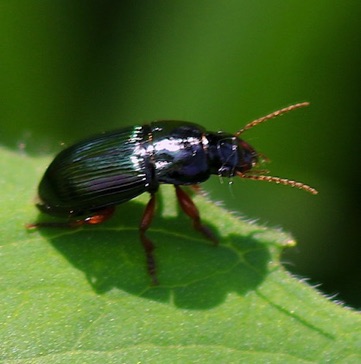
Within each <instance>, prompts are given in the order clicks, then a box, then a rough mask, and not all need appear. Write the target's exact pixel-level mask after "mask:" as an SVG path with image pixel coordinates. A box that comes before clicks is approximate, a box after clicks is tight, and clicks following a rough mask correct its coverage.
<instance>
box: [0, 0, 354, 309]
mask: <svg viewBox="0 0 361 364" xmlns="http://www.w3.org/2000/svg"><path fill="white" fill-rule="evenodd" d="M360 19H361V3H360V2H359V1H357V0H351V1H347V0H346V1H332V2H330V1H325V0H319V1H311V0H305V1H302V2H301V1H295V0H291V1H280V0H279V1H277V0H267V1H266V0H263V1H252V2H251V1H242V0H237V1H229V0H228V1H209V0H208V1H190V0H186V1H158V0H156V1H122V2H120V1H86V0H84V1H74V0H71V1H70V0H68V1H65V0H63V1H25V0H24V1H21V0H12V1H0V52H1V53H0V54H1V58H0V99H1V102H0V126H1V133H0V143H1V144H3V145H5V146H7V147H8V148H11V149H14V150H18V149H25V152H26V153H27V154H29V155H38V154H43V153H47V154H48V153H50V154H51V153H55V152H57V151H59V150H60V149H61V147H60V143H65V144H70V143H72V142H73V141H75V140H77V139H79V138H81V137H84V136H88V135H89V134H91V133H95V132H98V131H103V130H107V129H111V128H118V127H122V126H124V125H129V124H135V123H143V122H145V121H149V120H154V119H165V118H170V119H180V120H190V121H194V122H197V123H199V124H201V125H203V126H205V127H206V128H207V129H208V130H218V129H222V130H226V131H229V132H234V131H236V130H238V129H240V128H241V127H242V126H243V125H244V124H245V123H246V122H248V121H251V120H253V119H255V118H257V117H260V116H263V115H266V114H267V113H269V112H272V111H274V110H276V109H279V108H281V107H284V106H287V105H289V104H292V103H294V102H300V101H310V102H311V106H310V107H309V108H307V109H302V110H297V111H295V112H293V113H291V114H288V115H287V116H283V117H281V118H279V119H278V120H274V121H270V122H268V123H266V124H264V125H262V126H259V127H257V128H255V129H253V130H251V131H249V132H247V133H246V134H244V135H243V137H244V138H245V139H246V140H247V141H248V142H250V143H251V144H252V145H253V146H254V147H255V148H256V149H257V150H258V151H260V152H262V153H264V154H265V155H266V156H267V157H268V158H269V159H271V160H272V163H271V164H270V165H267V167H268V168H269V169H270V170H271V175H275V176H282V177H287V178H290V179H296V180H300V181H302V182H305V183H308V184H310V185H312V186H314V187H316V188H317V189H319V191H320V194H319V195H318V196H311V195H309V194H307V193H305V192H302V191H298V190H294V189H291V188H289V187H281V186H277V185H271V184H268V183H261V182H259V183H258V182H254V181H243V180H235V181H234V183H233V184H232V186H229V184H228V182H227V181H224V183H223V184H222V183H220V181H219V179H218V178H217V177H214V178H213V179H212V180H211V181H209V182H207V183H206V184H205V188H206V190H207V191H209V192H210V195H211V197H212V199H214V200H218V201H223V203H224V205H225V206H226V207H227V208H228V209H230V210H233V211H239V213H241V214H242V215H243V216H245V217H247V218H249V219H258V220H259V221H260V222H261V223H264V224H267V225H269V226H280V227H282V228H284V229H285V230H287V231H290V232H292V233H293V235H294V236H295V237H296V239H297V240H298V245H297V247H296V248H295V249H291V250H289V251H287V252H285V254H284V257H283V261H284V262H285V263H286V266H287V268H288V269H289V270H290V271H291V272H293V273H295V274H297V275H299V276H301V277H307V278H309V281H310V282H311V283H312V284H318V283H320V284H321V285H320V287H319V289H320V290H322V291H323V292H325V293H327V294H329V295H334V294H337V296H336V298H337V299H339V300H341V301H344V302H346V303H347V304H348V305H350V306H353V307H356V308H360V307H361V284H360V283H361V266H360V256H361V247H360V245H361V244H360V243H361V241H360V225H361V214H360V202H361V199H360V180H359V167H360V160H359V156H360V152H361V151H360V144H361V143H360V136H361V133H360V120H361V118H360V116H361V115H360V114H361V112H360V82H361V79H360V74H361V71H360V64H361V32H360ZM35 189H36V186H34V194H35ZM34 213H35V210H34Z"/></svg>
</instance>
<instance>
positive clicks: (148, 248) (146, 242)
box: [139, 193, 158, 285]
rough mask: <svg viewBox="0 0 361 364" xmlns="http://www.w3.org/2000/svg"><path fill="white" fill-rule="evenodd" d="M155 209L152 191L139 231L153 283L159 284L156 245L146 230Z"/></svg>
mask: <svg viewBox="0 0 361 364" xmlns="http://www.w3.org/2000/svg"><path fill="white" fill-rule="evenodd" d="M154 211H155V194H154V193H152V194H151V197H150V200H149V201H148V204H147V206H146V208H145V210H144V213H143V216H142V219H141V221H140V225H139V232H140V241H141V242H142V244H143V248H144V250H145V255H146V258H147V268H148V273H149V275H150V276H151V277H152V280H153V284H155V285H157V284H158V279H157V275H156V268H155V260H154V256H153V250H154V245H153V243H152V241H151V240H150V239H149V238H148V237H147V236H146V235H145V233H146V231H147V230H148V229H149V226H150V224H151V223H152V220H153V217H154Z"/></svg>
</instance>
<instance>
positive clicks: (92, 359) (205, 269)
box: [0, 149, 361, 363]
mask: <svg viewBox="0 0 361 364" xmlns="http://www.w3.org/2000/svg"><path fill="white" fill-rule="evenodd" d="M48 162H49V159H48V158H30V157H29V156H26V155H23V154H20V153H19V154H16V153H13V152H9V151H7V150H4V149H0V169H1V171H2V173H1V175H2V176H1V179H0V187H1V195H2V198H1V202H2V203H1V210H2V213H1V216H2V224H1V225H0V229H1V230H0V231H1V237H2V239H1V246H0V262H1V264H0V267H1V268H0V270H1V271H0V285H1V306H0V310H1V322H0V358H1V360H2V361H3V362H6V363H101V362H104V363H121V362H122V363H136V362H142V363H194V362H201V363H205V362H207V363H225V362H233V363H239V362H244V363H246V362H247V363H265V362H268V363H275V362H277V363H283V362H284V363H290V362H292V363H322V362H337V363H356V362H360V361H361V318H360V316H359V314H357V313H356V312H353V311H352V310H348V309H346V308H344V307H342V306H340V305H337V304H335V303H333V302H331V301H329V300H328V299H326V298H325V297H323V296H322V295H320V294H319V293H318V292H317V291H316V290H315V289H313V288H311V287H309V286H308V285H307V284H306V283H304V282H302V281H300V280H297V279H295V278H293V277H291V276H290V275H289V273H288V272H287V271H285V270H284V268H283V267H282V266H281V265H280V262H279V257H280V252H281V250H282V249H283V248H284V247H287V246H292V245H293V244H294V241H293V239H292V237H291V236H290V235H288V234H286V233H284V232H282V231H280V230H275V229H269V228H265V227H262V226H259V225H257V224H255V223H249V222H246V221H243V220H242V219H240V218H238V217H237V216H234V215H232V214H231V213H229V212H227V211H226V210H225V209H223V208H221V207H219V206H217V205H216V204H214V203H211V202H209V201H207V199H205V198H204V197H201V196H196V197H194V200H195V202H196V204H197V206H198V207H199V208H200V210H201V212H202V217H203V220H204V222H205V223H206V224H207V225H208V226H210V227H211V229H213V231H214V232H215V233H216V235H217V236H218V237H219V239H220V244H219V246H217V247H215V246H212V245H211V244H210V243H209V242H208V241H206V240H205V239H203V238H202V236H200V235H199V234H198V233H197V232H194V231H193V230H192V229H191V226H190V222H189V219H188V218H187V217H186V216H184V215H183V214H181V213H179V210H178V208H177V206H176V203H175V199H174V191H173V188H172V187H171V186H162V188H161V190H162V191H161V193H160V194H159V200H158V209H157V215H156V217H155V220H154V224H153V225H152V227H151V229H150V230H149V234H148V235H149V237H150V238H151V239H152V240H153V241H154V243H155V245H156V249H155V257H156V261H157V268H158V278H159V281H160V285H159V286H157V287H154V286H152V285H151V280H150V277H149V276H148V275H147V273H146V267H145V257H144V253H143V251H142V247H141V244H140V242H139V238H138V231H137V229H138V228H137V227H138V224H139V219H140V217H141V214H142V211H143V209H144V203H145V202H146V201H147V198H148V196H147V195H146V194H145V195H144V196H141V197H139V198H138V199H135V200H134V201H131V202H129V203H126V204H123V205H121V206H119V208H118V209H117V213H116V214H115V216H114V218H113V219H111V220H110V221H109V222H106V223H104V224H103V225H100V226H96V227H86V228H81V229H76V230H70V229H69V230H66V229H65V230H64V229H63V230H61V229H41V230H37V231H27V230H26V229H25V224H26V223H29V222H34V221H37V219H41V220H46V219H51V218H50V217H47V216H40V215H39V214H38V212H37V210H36V209H35V207H34V203H33V198H34V195H35V190H36V185H37V183H38V181H39V179H40V178H41V175H42V173H43V171H44V169H45V168H46V165H47V163H48Z"/></svg>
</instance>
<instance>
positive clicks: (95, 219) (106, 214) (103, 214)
mask: <svg viewBox="0 0 361 364" xmlns="http://www.w3.org/2000/svg"><path fill="white" fill-rule="evenodd" d="M114 211H115V207H114V206H109V207H106V208H105V209H103V210H100V211H98V212H97V213H96V215H92V216H88V217H86V218H85V219H82V220H69V221H64V222H62V221H59V222H37V223H34V224H27V225H26V227H27V228H28V229H36V228H43V227H55V228H77V227H80V226H83V225H96V224H101V223H102V222H104V221H106V220H108V219H110V217H111V216H112V215H113V213H114Z"/></svg>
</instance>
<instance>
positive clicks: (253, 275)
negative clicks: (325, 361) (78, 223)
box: [40, 201, 270, 309]
mask: <svg viewBox="0 0 361 364" xmlns="http://www.w3.org/2000/svg"><path fill="white" fill-rule="evenodd" d="M143 209H144V205H142V204H139V203H136V202H133V201H131V202H128V203H127V204H124V205H120V206H118V208H117V212H116V214H115V215H114V217H113V218H112V219H111V220H109V221H108V222H106V223H104V224H102V225H99V226H94V227H91V226H87V227H84V228H81V229H77V230H69V232H70V233H68V231H67V233H66V234H59V231H64V230H59V229H53V228H51V229H49V228H43V229H40V231H41V233H42V234H43V235H44V236H46V238H47V239H48V240H49V241H50V243H51V244H52V245H53V246H54V247H55V248H56V249H57V250H58V251H59V252H60V253H61V254H63V256H64V257H66V259H67V260H68V261H69V262H70V263H71V264H72V265H73V266H74V267H76V268H77V269H79V270H81V271H82V272H84V274H85V275H86V277H87V279H88V281H89V283H90V285H91V286H92V288H93V289H94V291H95V292H96V293H98V294H105V293H107V292H109V291H110V290H114V289H115V288H116V289H120V290H124V291H126V292H129V293H131V294H134V295H137V296H142V297H146V298H147V299H151V300H156V301H160V302H170V301H172V302H173V303H174V304H175V305H176V306H178V307H182V308H189V309H207V308H210V307H214V306H216V305H218V304H220V303H221V302H223V301H224V300H225V298H226V296H227V294H228V293H230V292H237V293H238V294H240V295H244V294H245V293H246V292H248V291H250V290H254V289H255V288H256V287H257V286H258V285H259V284H260V283H261V282H262V281H263V280H264V278H265V276H266V274H267V265H268V262H269V260H270V254H269V251H268V248H267V246H265V245H263V244H260V243H259V242H258V241H257V240H255V239H254V238H253V237H252V236H241V235H230V236H222V234H220V239H219V240H220V243H219V245H218V246H213V245H212V244H211V243H210V242H209V241H207V240H205V239H203V237H202V236H201V235H200V234H199V233H198V232H195V231H194V230H193V229H192V228H191V226H190V221H189V219H188V218H187V217H185V216H184V215H183V214H180V215H179V216H178V217H162V216H160V212H157V214H156V216H155V218H154V223H153V224H152V227H151V229H150V230H149V231H148V236H149V238H150V239H151V240H152V241H153V242H154V245H155V250H154V256H155V259H156V264H157V272H158V273H157V276H158V279H159V282H160V285H159V286H152V285H151V279H150V277H149V276H148V274H147V272H146V264H145V255H144V251H143V247H142V245H141V243H140V240H139V234H138V225H139V220H140V218H141V216H142V213H143ZM43 218H46V217H44V216H43V215H42V216H41V219H43ZM205 223H206V224H207V225H209V224H208V222H207V221H205ZM211 228H212V230H213V231H215V229H214V227H213V226H211ZM54 232H55V234H54Z"/></svg>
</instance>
